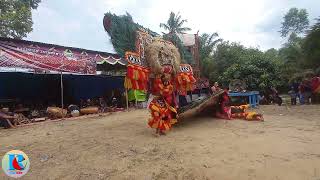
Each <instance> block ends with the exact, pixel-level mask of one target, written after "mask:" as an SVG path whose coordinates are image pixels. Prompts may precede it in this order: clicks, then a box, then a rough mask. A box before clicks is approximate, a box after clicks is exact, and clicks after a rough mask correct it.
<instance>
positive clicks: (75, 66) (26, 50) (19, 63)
mask: <svg viewBox="0 0 320 180" xmlns="http://www.w3.org/2000/svg"><path fill="white" fill-rule="evenodd" d="M24 42H25V41H19V40H12V41H10V39H9V40H1V39H0V68H1V69H8V70H10V69H15V70H17V69H18V71H21V70H23V71H31V72H50V73H57V72H64V73H75V74H96V66H97V63H98V64H101V63H103V62H108V63H109V61H110V64H115V63H120V64H123V63H121V62H122V58H115V57H112V56H107V57H103V56H101V55H100V54H97V53H92V52H91V51H85V50H83V51H82V50H81V49H76V48H70V49H67V48H64V47H61V46H55V45H48V44H44V45H41V44H42V43H34V44H33V43H31V42H29V41H26V42H27V43H24ZM50 46H51V47H50Z"/></svg>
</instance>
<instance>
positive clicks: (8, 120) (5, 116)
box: [0, 108, 15, 129]
mask: <svg viewBox="0 0 320 180" xmlns="http://www.w3.org/2000/svg"><path fill="white" fill-rule="evenodd" d="M14 119H15V117H14V116H13V115H11V114H10V113H9V112H8V110H7V109H6V108H2V109H1V111H0V127H4V128H5V129H8V128H14V127H15V126H14V125H13V120H14Z"/></svg>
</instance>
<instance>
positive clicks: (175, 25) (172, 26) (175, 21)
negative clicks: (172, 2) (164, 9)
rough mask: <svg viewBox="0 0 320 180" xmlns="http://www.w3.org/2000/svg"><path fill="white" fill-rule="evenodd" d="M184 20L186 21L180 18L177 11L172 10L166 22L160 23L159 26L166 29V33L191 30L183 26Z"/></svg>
mask: <svg viewBox="0 0 320 180" xmlns="http://www.w3.org/2000/svg"><path fill="white" fill-rule="evenodd" d="M185 22H187V20H186V19H181V15H180V14H179V13H178V14H175V13H174V12H171V13H170V17H169V19H168V21H167V23H160V27H161V28H164V29H165V30H168V31H169V33H168V34H181V33H185V32H186V31H190V30H191V28H188V27H183V24H184V23H185Z"/></svg>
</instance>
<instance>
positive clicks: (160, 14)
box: [27, 0, 320, 52]
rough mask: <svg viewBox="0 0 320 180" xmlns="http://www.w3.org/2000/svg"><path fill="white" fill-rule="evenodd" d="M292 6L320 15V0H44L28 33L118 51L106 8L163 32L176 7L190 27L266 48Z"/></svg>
mask: <svg viewBox="0 0 320 180" xmlns="http://www.w3.org/2000/svg"><path fill="white" fill-rule="evenodd" d="M291 7H297V8H306V9H307V11H308V12H309V19H310V21H311V22H313V19H314V18H316V17H318V16H320V8H319V7H320V0H197V1H194V0H192V1H186V0H42V2H41V4H40V6H39V7H38V9H37V10H36V11H34V12H33V21H34V26H33V29H34V30H33V32H32V33H30V34H29V35H28V38H27V39H28V40H32V41H40V42H45V43H51V44H59V45H64V46H73V47H79V48H85V49H91V50H98V51H107V52H114V50H113V47H112V45H111V43H110V40H109V37H108V35H107V33H106V32H105V31H104V28H103V25H102V19H103V16H104V13H106V12H108V11H111V12H112V13H115V14H117V15H121V14H125V12H129V13H130V14H131V15H132V16H133V19H134V21H135V22H137V23H139V24H141V25H143V26H145V27H148V28H150V29H151V30H154V31H156V32H158V33H161V32H162V31H163V30H162V29H160V28H159V24H160V23H161V22H166V21H167V19H168V17H169V13H170V12H171V11H173V12H180V14H181V15H182V18H183V19H188V22H187V23H186V26H188V27H190V28H192V31H190V33H196V32H197V31H198V30H199V33H212V32H218V33H219V35H220V38H223V39H224V40H229V41H235V42H240V43H241V44H243V45H245V46H250V47H258V48H261V49H262V50H266V49H269V48H279V47H280V46H281V44H282V43H283V40H282V39H281V38H280V36H279V33H278V31H279V29H280V26H281V21H282V17H283V16H284V14H285V13H286V12H287V11H288V10H289V9H290V8H291Z"/></svg>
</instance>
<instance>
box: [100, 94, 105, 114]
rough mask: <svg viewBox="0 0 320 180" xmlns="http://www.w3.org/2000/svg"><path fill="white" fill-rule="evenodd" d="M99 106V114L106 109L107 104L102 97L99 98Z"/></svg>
mask: <svg viewBox="0 0 320 180" xmlns="http://www.w3.org/2000/svg"><path fill="white" fill-rule="evenodd" d="M99 106H100V111H101V112H105V111H106V108H107V103H106V101H105V100H104V99H103V97H100V98H99Z"/></svg>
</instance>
